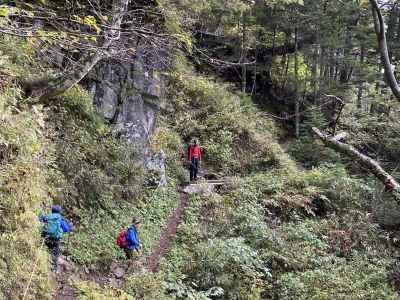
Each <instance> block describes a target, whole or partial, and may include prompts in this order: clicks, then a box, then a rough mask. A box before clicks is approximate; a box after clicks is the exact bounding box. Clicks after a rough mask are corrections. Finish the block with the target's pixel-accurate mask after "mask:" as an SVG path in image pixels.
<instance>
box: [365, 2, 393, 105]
mask: <svg viewBox="0 0 400 300" xmlns="http://www.w3.org/2000/svg"><path fill="white" fill-rule="evenodd" d="M369 2H370V4H371V7H372V16H373V18H374V27H375V33H376V37H377V39H378V47H379V52H380V54H381V58H382V63H383V68H384V70H385V77H386V80H387V82H388V84H389V86H390V89H391V90H392V92H393V94H394V96H395V97H396V98H397V100H400V87H399V84H398V82H397V79H396V77H395V75H394V69H393V67H392V64H391V63H390V57H389V52H388V46H387V41H386V33H385V22H384V20H383V16H382V13H381V10H380V9H379V6H378V3H377V2H376V0H370V1H369Z"/></svg>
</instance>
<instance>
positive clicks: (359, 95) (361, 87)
mask: <svg viewBox="0 0 400 300" xmlns="http://www.w3.org/2000/svg"><path fill="white" fill-rule="evenodd" d="M364 57H365V47H364V45H362V46H361V53H360V65H361V68H362V67H363V65H364ZM358 80H359V83H358V92H357V108H358V109H359V110H362V97H363V91H364V76H363V74H362V70H361V72H360V74H359V78H358Z"/></svg>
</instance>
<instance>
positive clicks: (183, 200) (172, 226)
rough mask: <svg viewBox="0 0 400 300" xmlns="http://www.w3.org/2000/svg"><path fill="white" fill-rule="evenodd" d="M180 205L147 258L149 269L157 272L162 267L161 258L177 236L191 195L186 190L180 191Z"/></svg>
mask: <svg viewBox="0 0 400 300" xmlns="http://www.w3.org/2000/svg"><path fill="white" fill-rule="evenodd" d="M179 199H180V200H179V205H178V207H177V208H176V209H175V210H174V212H173V213H172V214H171V215H170V217H169V218H168V222H167V225H166V227H165V228H164V229H163V230H162V231H161V235H160V240H159V242H158V244H157V245H156V246H155V247H154V249H153V251H152V253H151V254H150V255H149V256H148V257H147V258H146V266H147V269H148V270H149V271H151V272H157V271H158V270H159V267H160V260H161V259H162V258H163V257H164V256H165V254H166V253H167V252H168V249H169V248H170V246H171V244H172V242H173V241H174V239H175V237H176V230H177V228H178V225H179V223H180V222H181V221H182V217H183V215H184V213H185V210H186V208H187V206H188V204H189V196H188V194H186V193H184V192H179Z"/></svg>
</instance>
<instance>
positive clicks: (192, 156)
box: [188, 140, 201, 181]
mask: <svg viewBox="0 0 400 300" xmlns="http://www.w3.org/2000/svg"><path fill="white" fill-rule="evenodd" d="M188 160H189V172H190V181H193V180H197V173H198V171H199V164H200V161H201V149H200V146H199V145H198V142H197V140H193V143H192V144H190V145H189V147H188Z"/></svg>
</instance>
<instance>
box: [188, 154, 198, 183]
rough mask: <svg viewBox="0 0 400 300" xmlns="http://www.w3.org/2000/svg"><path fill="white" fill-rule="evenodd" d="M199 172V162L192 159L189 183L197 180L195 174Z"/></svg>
mask: <svg viewBox="0 0 400 300" xmlns="http://www.w3.org/2000/svg"><path fill="white" fill-rule="evenodd" d="M198 170H199V160H198V159H197V158H195V157H192V161H191V162H190V168H189V171H190V181H193V180H196V179H197V172H198Z"/></svg>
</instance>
